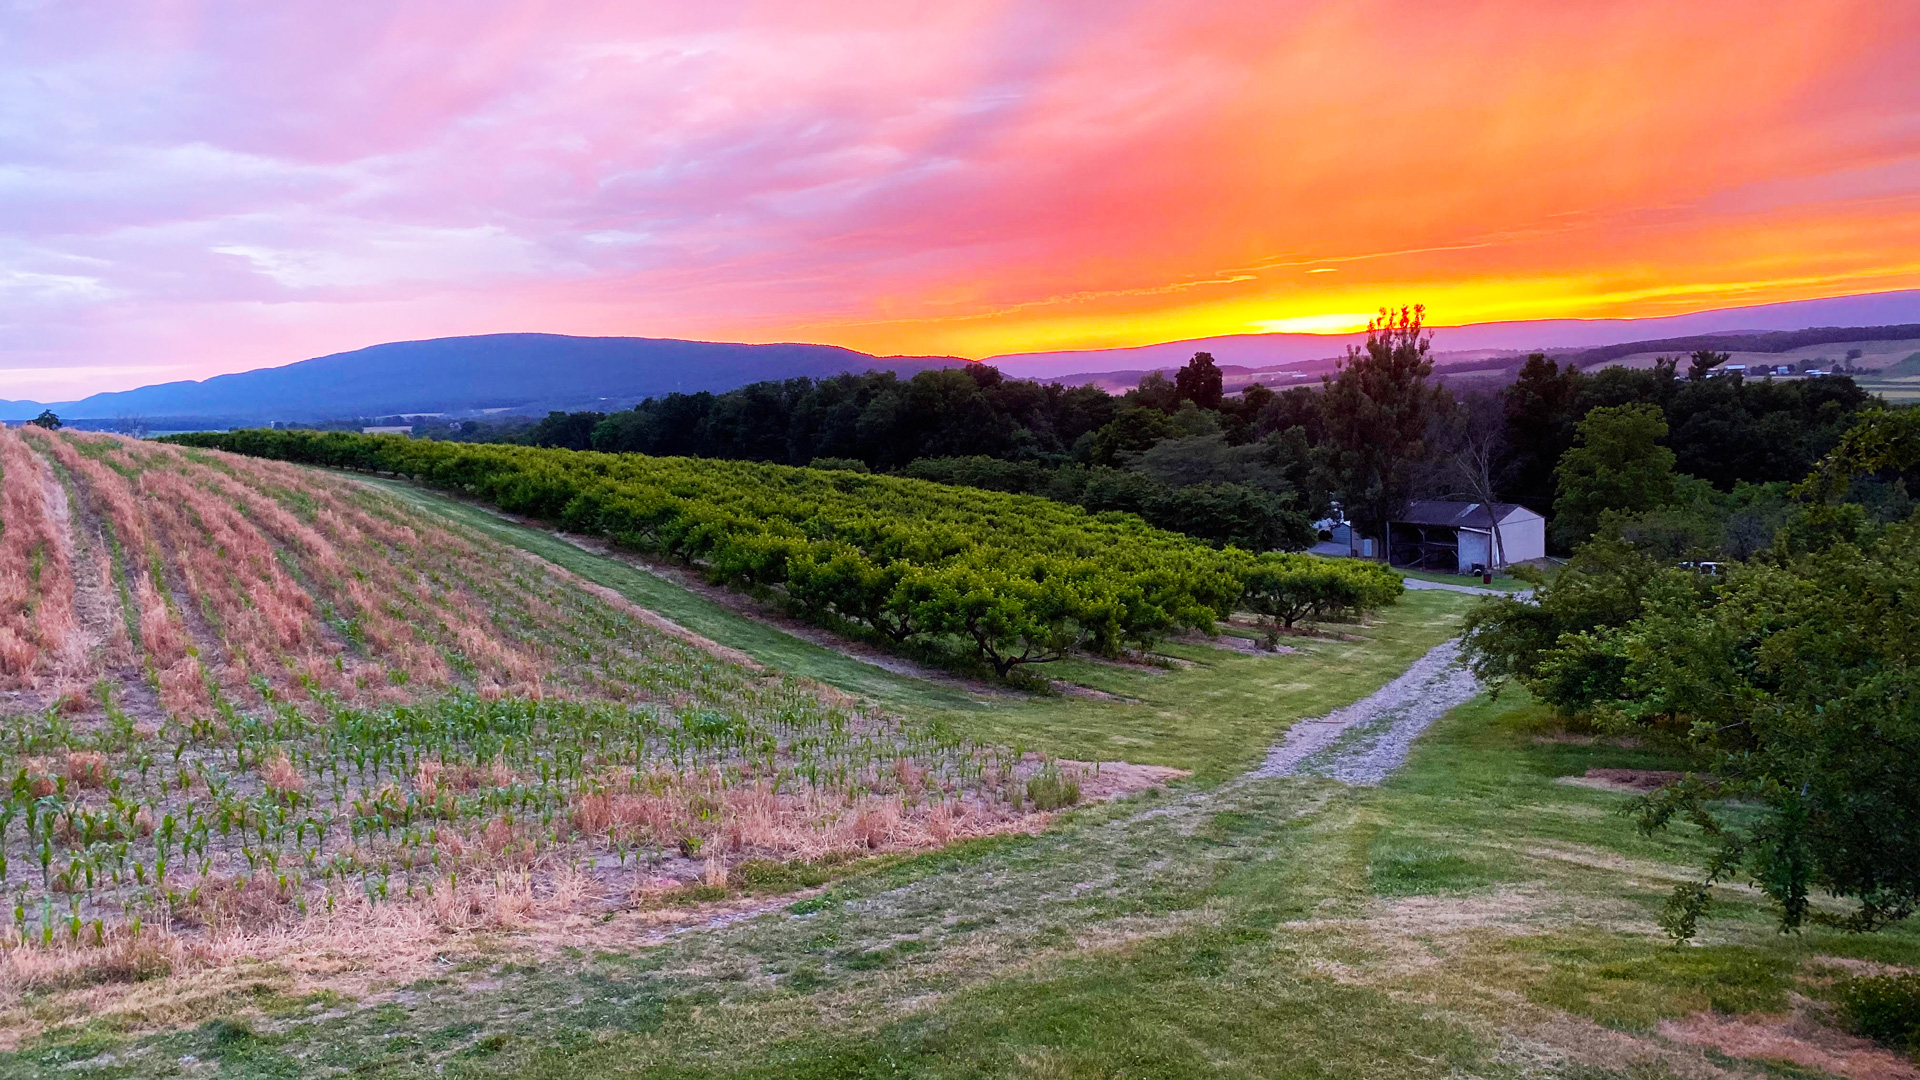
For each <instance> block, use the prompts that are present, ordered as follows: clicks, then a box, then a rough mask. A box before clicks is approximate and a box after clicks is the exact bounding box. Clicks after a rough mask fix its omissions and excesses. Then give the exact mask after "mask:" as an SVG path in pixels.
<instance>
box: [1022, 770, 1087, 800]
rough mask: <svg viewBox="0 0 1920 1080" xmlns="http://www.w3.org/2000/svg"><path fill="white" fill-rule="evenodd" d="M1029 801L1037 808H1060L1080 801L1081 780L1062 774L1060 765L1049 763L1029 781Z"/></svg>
mask: <svg viewBox="0 0 1920 1080" xmlns="http://www.w3.org/2000/svg"><path fill="white" fill-rule="evenodd" d="M1027 801H1028V802H1030V803H1032V804H1033V808H1034V809H1035V810H1058V809H1060V808H1061V807H1063V806H1072V805H1074V804H1075V803H1077V802H1079V801H1080V782H1079V781H1077V780H1069V779H1067V778H1066V777H1064V776H1062V775H1060V769H1059V767H1058V766H1055V765H1049V766H1047V767H1046V768H1044V769H1042V770H1041V771H1040V774H1039V775H1038V776H1035V777H1033V778H1031V779H1029V780H1028V781H1027Z"/></svg>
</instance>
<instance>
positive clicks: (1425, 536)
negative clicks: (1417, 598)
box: [1387, 499, 1547, 574]
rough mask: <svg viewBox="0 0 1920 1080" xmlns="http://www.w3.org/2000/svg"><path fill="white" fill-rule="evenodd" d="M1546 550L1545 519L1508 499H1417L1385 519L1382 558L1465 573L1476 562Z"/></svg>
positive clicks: (1500, 561) (1494, 564) (1505, 561)
mask: <svg viewBox="0 0 1920 1080" xmlns="http://www.w3.org/2000/svg"><path fill="white" fill-rule="evenodd" d="M1496 521H1497V522H1499V523H1500V536H1499V542H1498V544H1497V545H1496V543H1495V540H1494V529H1493V524H1494V522H1496ZM1546 553H1547V519H1546V518H1543V517H1541V516H1540V515H1539V514H1536V513H1534V512H1533V511H1531V510H1529V509H1527V508H1526V507H1524V506H1519V505H1517V504H1514V503H1463V502H1442V501H1440V500H1437V499H1421V500H1419V501H1416V502H1414V503H1412V504H1410V505H1409V506H1408V507H1407V511H1406V513H1404V514H1402V515H1401V516H1400V517H1399V518H1397V519H1395V520H1393V521H1390V522H1388V523H1387V559H1388V561H1389V562H1391V563H1392V564H1393V565H1395V566H1400V567H1405V568H1407V569H1409V570H1431V571H1434V572H1436V573H1442V574H1465V573H1469V572H1471V571H1472V570H1473V568H1474V567H1476V566H1478V567H1486V568H1489V569H1494V568H1498V567H1502V566H1506V565H1509V564H1511V563H1517V562H1526V561H1528V560H1530V559H1538V558H1542V557H1544V556H1545V555H1546Z"/></svg>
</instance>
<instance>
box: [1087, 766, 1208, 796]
mask: <svg viewBox="0 0 1920 1080" xmlns="http://www.w3.org/2000/svg"><path fill="white" fill-rule="evenodd" d="M1059 765H1060V770H1061V771H1062V772H1064V773H1066V774H1068V775H1070V776H1072V775H1075V774H1078V775H1077V778H1078V781H1079V784H1080V798H1081V799H1082V800H1083V801H1085V802H1105V801H1107V800H1108V799H1118V798H1120V797H1122V796H1125V795H1132V794H1134V793H1135V792H1139V791H1145V790H1147V789H1148V788H1154V787H1164V786H1166V785H1167V784H1170V783H1172V782H1174V781H1175V780H1185V779H1186V778H1187V777H1189V776H1192V775H1193V773H1191V772H1189V771H1188V770H1186V769H1175V768H1171V767H1169V766H1166V765H1135V764H1133V763H1132V762H1130V761H1062V762H1060V763H1059Z"/></svg>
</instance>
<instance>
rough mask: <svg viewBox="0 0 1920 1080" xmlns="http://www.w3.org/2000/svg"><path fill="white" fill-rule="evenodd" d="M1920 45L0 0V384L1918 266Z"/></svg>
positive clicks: (1206, 10) (1323, 9)
mask: <svg viewBox="0 0 1920 1080" xmlns="http://www.w3.org/2000/svg"><path fill="white" fill-rule="evenodd" d="M1917 42H1920V16H1916V15H1915V13H1914V11H1913V10H1912V9H1911V8H1910V6H1907V5H1897V4H1888V3H1868V2H1864V0H1859V2H1845V0H1842V2H1835V3H1830V4H1827V5H1821V6H1818V7H1810V6H1808V5H1803V4H1787V3H1773V2H1769V0H1754V2H1742V3H1734V2H1725V3H1717V4H1714V3H1709V4H1701V5H1689V6H1688V7H1686V8H1685V9H1676V8H1674V7H1673V6H1672V5H1668V4H1661V3H1655V2H1653V0H1642V2H1634V3H1597V2H1596V3H1570V4H1560V5H1539V4H1532V3H1519V2H1517V0H1515V2H1504V0H1486V2H1466V0H1458V2H1452V3H1438V4H1435V3H1413V2H1412V0H1369V2H1362V3H1351V2H1336V0H1315V2H1304V0H1303V2H1293V3H1280V4H1276V3H1271V2H1254V0H1244V2H1230V3H1220V4H1205V5H1195V4H1182V3H1173V2H1170V0H1153V2H1147V0H1136V2H1132V3H1100V4H1095V3H1045V4H1041V3H1019V4H1016V3H1007V2H974V3H956V4H943V5H935V6H919V5H901V4H897V3H862V2H819V3H800V4H794V3H779V4H776V3H748V2H734V3H715V4H703V5H685V4H664V3H645V4H636V3H630V2H629V3H613V2H606V3H570V4H549V3H534V2H507V0H493V2H485V0H474V2H470V3H462V4H458V5H450V4H446V3H444V2H432V3H425V2H413V3H404V2H403V3H394V4H380V5H373V4H340V3H338V2H337V0H335V2H333V3H330V4H319V3H286V4H273V5H261V4H247V3H240V2H224V3H211V2H201V3H193V2H184V0H176V2H170V3H162V2H155V3H150V4H144V5H128V4H89V3H62V4H39V5H15V6H14V7H12V8H10V9H7V10H5V11H4V12H3V13H0V327H4V330H5V337H4V339H0V340H4V342H5V344H4V345H0V371H16V372H21V371H32V372H36V373H37V374H35V375H34V377H33V378H34V385H35V387H36V389H35V396H40V397H48V396H55V395H56V394H78V393H82V392H87V391H91V390H96V389H108V388H118V387H123V386H128V385H137V384H138V383H141V382H145V381H149V379H148V378H147V376H146V374H144V373H145V372H146V371H148V370H151V372H152V373H153V377H155V378H160V377H167V378H173V377H180V376H181V375H183V374H189V373H190V374H196V375H198V374H211V373H214V372H217V371H225V370H239V369H243V368H247V367H254V366H260V365H263V364H272V363H284V362H287V361H291V360H295V359H300V358H303V357H306V356H312V355H317V354H321V353H325V352H329V351H335V350H339V349H345V348H353V347H357V346H361V345H366V344H371V343H374V342H377V341H381V340H389V339H393V338H399V337H421V336H432V335H438V334H453V333H477V332H488V331H497V330H549V331H557V332H574V333H631V334H648V335H684V336H707V337H721V338H740V339H753V340H769V339H790V338H806V339H811V340H823V341H832V342H837V343H843V344H849V345H853V346H855V347H861V348H869V349H873V350H875V351H888V352H949V351H952V352H963V353H968V354H973V355H979V354H984V353H988V352H996V351H1008V350H1011V349H1017V348H1021V347H1034V348H1042V347H1045V348H1053V347H1061V346H1066V345H1075V344H1080V345H1093V344H1120V343H1128V342H1137V341H1142V340H1150V339H1164V338H1169V337H1177V336H1183V335H1186V334H1189V333H1191V334H1201V333H1231V332H1238V331H1243V330H1248V329H1252V328H1254V327H1255V326H1256V325H1260V324H1264V323H1268V322H1274V321H1284V320H1286V319H1290V318H1300V317H1310V316H1312V315H1314V314H1315V313H1318V312H1342V311H1352V310H1366V309H1367V308H1369V307H1370V306H1371V304H1370V303H1369V302H1368V301H1369V300H1374V301H1386V300H1392V299H1396V298H1407V299H1419V298H1423V297H1425V298H1429V299H1432V300H1440V301H1443V302H1444V304H1451V305H1452V306H1453V309H1454V310H1455V311H1460V312H1471V313H1472V314H1473V315H1474V316H1475V317H1500V316H1501V315H1502V313H1506V314H1511V315H1528V316H1530V315H1543V314H1622V313H1631V312H1633V311H1645V312H1647V313H1653V312H1655V311H1664V310H1666V309H1667V308H1666V307H1663V306H1662V305H1668V306H1670V305H1672V304H1676V303H1685V304H1691V305H1693V306H1705V305H1708V304H1711V303H1712V302H1714V299H1715V297H1716V296H1722V297H1728V298H1737V299H1738V300H1740V301H1743V302H1744V301H1748V300H1752V299H1755V298H1762V299H1786V298H1791V297H1792V296H1794V295H1815V294H1821V293H1830V292H1836V291H1849V290H1852V289H1856V288H1858V289H1864V288H1868V287H1879V288H1889V287H1903V286H1909V285H1920V268H1916V267H1914V266H1912V265H1909V264H1912V263H1914V262H1916V260H1915V259H1914V258H1913V257H1911V256H1910V255H1909V254H1907V253H1908V252H1911V251H1912V250H1914V248H1913V247H1912V245H1911V241H1912V240H1913V239H1914V238H1915V236H1916V234H1920V207H1917V206H1915V205H1914V201H1913V199H1912V198H1911V196H1912V195H1914V193H1915V186H1914V183H1915V178H1916V175H1920V126H1917V125H1916V121H1915V119H1914V116H1913V114H1912V111H1911V102H1912V101H1914V100H1916V94H1917V93H1920V85H1917V83H1920V80H1917V79H1916V76H1915V75H1914V74H1913V72H1915V71H1916V70H1920V54H1917V50H1920V45H1917V44H1916V43H1917ZM1836 237H1840V238H1842V239H1843V240H1844V242H1842V243H1836V242H1835V238H1836ZM1329 260H1338V261H1339V262H1338V264H1339V265H1340V266H1341V267H1342V272H1341V273H1339V274H1323V275H1317V276H1313V277H1308V276H1307V275H1306V274H1305V273H1304V270H1303V269H1302V267H1303V266H1305V265H1309V264H1314V263H1315V262H1316V261H1317V262H1319V263H1326V262H1328V261H1329ZM1715 283H1725V284H1724V288H1721V291H1720V292H1719V293H1716V292H1714V289H1715V288H1718V287H1719V286H1717V285H1716V284H1715ZM1663 290H1664V291H1663ZM1703 290H1704V291H1703ZM1628 296H1630V297H1631V299H1621V298H1622V297H1628ZM1356 305H1357V306H1356ZM1435 306H1436V308H1438V309H1439V310H1440V313H1441V315H1442V317H1443V318H1444V317H1445V315H1446V311H1447V308H1446V307H1445V306H1443V303H1436V305H1435ZM61 370H70V371H71V372H72V376H71V378H70V379H68V380H66V381H65V382H64V383H63V382H62V381H61V378H60V376H59V375H58V372H59V371H61ZM14 378H15V379H16V380H19V379H22V378H24V376H21V375H15V376H14ZM5 379H6V376H5V375H3V374H0V382H4V380H5ZM49 388H57V389H54V390H50V389H49ZM9 389H10V388H9V387H7V386H5V385H0V397H17V396H24V395H22V394H20V393H9V392H8V391H9Z"/></svg>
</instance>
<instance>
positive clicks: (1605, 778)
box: [1555, 769, 1686, 795]
mask: <svg viewBox="0 0 1920 1080" xmlns="http://www.w3.org/2000/svg"><path fill="white" fill-rule="evenodd" d="M1684 776H1686V774H1685V773H1678V772H1672V771H1670V770H1667V769H1588V770H1587V771H1586V773H1585V774H1584V775H1581V776H1562V777H1560V778H1559V779H1558V780H1556V781H1555V783H1560V784H1569V785H1572V786H1573V787H1584V788H1593V789H1594V790H1596V791H1618V792H1621V793H1624V794H1629V795H1644V794H1646V793H1647V792H1649V791H1658V790H1659V789H1661V788H1663V787H1666V786H1667V785H1668V784H1671V783H1675V782H1676V781H1678V780H1680V779H1681V778H1682V777H1684Z"/></svg>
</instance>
